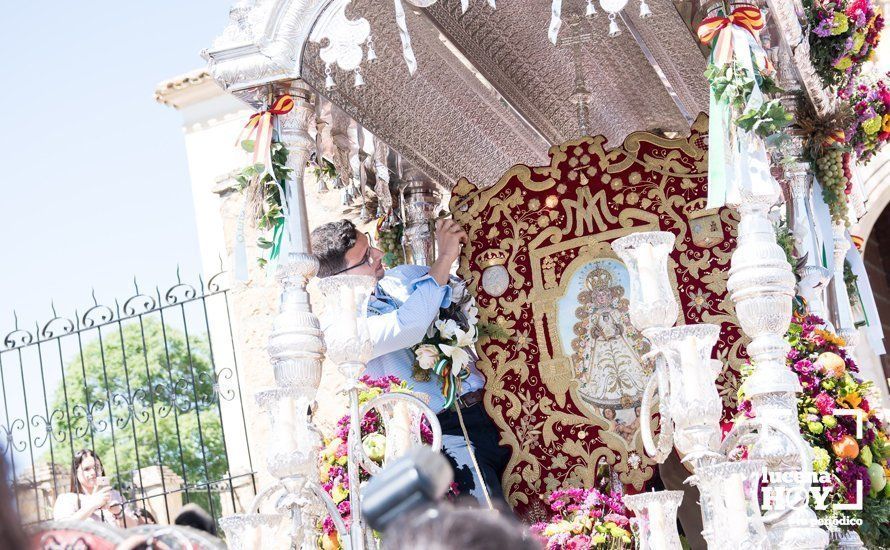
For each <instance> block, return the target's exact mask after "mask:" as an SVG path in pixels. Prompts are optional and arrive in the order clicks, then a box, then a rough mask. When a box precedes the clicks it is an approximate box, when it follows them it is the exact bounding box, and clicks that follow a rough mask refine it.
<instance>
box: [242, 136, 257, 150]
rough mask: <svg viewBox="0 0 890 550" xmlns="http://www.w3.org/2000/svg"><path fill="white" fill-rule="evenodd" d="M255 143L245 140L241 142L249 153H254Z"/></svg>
mask: <svg viewBox="0 0 890 550" xmlns="http://www.w3.org/2000/svg"><path fill="white" fill-rule="evenodd" d="M253 147H254V141H253V140H252V139H245V140H243V141H241V148H242V149H244V150H245V151H247V152H248V153H253Z"/></svg>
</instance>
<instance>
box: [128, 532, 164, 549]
mask: <svg viewBox="0 0 890 550" xmlns="http://www.w3.org/2000/svg"><path fill="white" fill-rule="evenodd" d="M114 550H173V549H172V548H171V547H170V545H169V544H167V543H165V542H163V541H161V540H158V539H156V538H152V537H150V536H147V535H133V536H131V537H127V538H126V539H124V541H123V542H122V543H120V544H118V545H117V546H115V548H114Z"/></svg>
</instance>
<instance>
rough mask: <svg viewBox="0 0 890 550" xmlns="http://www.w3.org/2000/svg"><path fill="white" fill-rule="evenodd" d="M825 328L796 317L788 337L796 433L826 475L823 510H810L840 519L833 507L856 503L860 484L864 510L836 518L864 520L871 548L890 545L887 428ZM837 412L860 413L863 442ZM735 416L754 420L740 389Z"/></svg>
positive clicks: (864, 536)
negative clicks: (797, 387) (797, 391)
mask: <svg viewBox="0 0 890 550" xmlns="http://www.w3.org/2000/svg"><path fill="white" fill-rule="evenodd" d="M823 327H824V322H823V321H822V320H821V319H819V318H818V317H815V316H813V315H807V316H802V317H800V316H798V317H796V318H795V320H794V322H793V323H792V324H791V328H790V329H789V331H788V334H787V339H788V342H789V343H790V344H791V351H790V352H789V353H788V357H787V361H788V365H789V367H790V368H791V370H792V371H793V372H794V373H795V374H797V377H798V379H799V380H800V384H801V386H802V388H803V391H802V393H801V395H800V398H799V399H798V413H799V417H798V418H799V423H800V430H801V433H802V434H803V437H804V439H805V440H806V442H807V443H808V444H809V445H810V446H811V447H812V449H813V456H814V462H813V471H814V472H816V473H817V474H824V475H825V476H826V477H827V478H828V479H829V480H830V485H831V486H830V489H831V491H830V492H829V495H828V498H827V500H826V504H827V505H828V506H827V508H825V509H820V508H821V506H814V508H815V509H816V514H817V515H818V516H819V517H820V518H821V519H827V518H830V517H832V516H834V515H836V514H838V513H839V512H837V511H834V510H833V509H832V505H833V504H845V503H850V502H855V501H856V498H857V495H856V490H855V488H856V485H857V482H861V483H862V487H863V500H864V502H863V503H862V504H863V507H862V510H859V511H857V510H844V511H843V512H840V513H842V514H849V515H851V516H855V517H858V518H859V519H861V520H862V525H861V526H860V527H858V528H857V530H858V531H859V534H860V536H861V537H862V539H863V540H864V541H865V543H866V545H867V546H869V547H871V546H870V544H869V543H870V542H872V543H877V542H878V541H883V542H886V541H887V540H890V524H888V521H890V484H888V483H887V480H888V478H890V463H888V460H890V442H888V436H887V431H886V427H885V426H884V424H883V423H882V421H881V420H880V419H879V418H877V417H876V416H875V412H874V411H873V410H872V408H871V405H870V404H869V402H868V399H867V397H866V396H867V394H868V393H869V390H870V387H871V383H870V382H863V381H861V380H860V379H859V378H858V377H857V376H856V373H857V372H858V369H857V367H856V365H855V363H854V362H853V361H852V359H851V358H850V357H848V356H847V354H846V352H845V351H844V349H843V348H844V346H845V342H844V341H843V339H841V338H839V337H838V336H836V335H835V334H833V333H832V332H830V331H828V330H825V329H824V328H823ZM748 370H750V368H749V369H748ZM838 409H847V410H858V411H859V414H861V415H862V417H863V418H864V421H863V426H862V434H861V435H862V437H860V438H857V437H856V419H855V417H854V416H846V415H838V414H835V412H836V410H838ZM739 410H740V412H741V413H743V414H744V415H746V416H748V417H750V416H752V413H751V402H750V401H749V400H746V399H745V398H744V384H743V385H742V387H741V388H740V392H739ZM813 504H815V503H813Z"/></svg>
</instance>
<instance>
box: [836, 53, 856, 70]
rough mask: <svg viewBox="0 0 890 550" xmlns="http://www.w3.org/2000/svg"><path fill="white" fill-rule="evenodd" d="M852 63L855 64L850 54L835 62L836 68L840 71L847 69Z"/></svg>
mask: <svg viewBox="0 0 890 550" xmlns="http://www.w3.org/2000/svg"><path fill="white" fill-rule="evenodd" d="M852 65H853V60H852V59H850V57H849V56H846V55H845V56H844V57H842V58H840V59H838V60H837V62H836V63H835V64H834V68H835V69H837V70H839V71H846V70H847V69H849V68H850V66H852Z"/></svg>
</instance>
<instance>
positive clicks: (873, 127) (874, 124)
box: [862, 116, 881, 135]
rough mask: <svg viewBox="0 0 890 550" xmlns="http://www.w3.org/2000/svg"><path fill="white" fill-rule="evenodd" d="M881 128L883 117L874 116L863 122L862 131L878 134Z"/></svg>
mask: <svg viewBox="0 0 890 550" xmlns="http://www.w3.org/2000/svg"><path fill="white" fill-rule="evenodd" d="M880 130H881V117H879V116H873V117H871V118H870V119H868V120H866V121H865V122H863V123H862V131H863V132H865V133H866V134H868V135H874V134H877V133H878V132H879V131H880Z"/></svg>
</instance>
